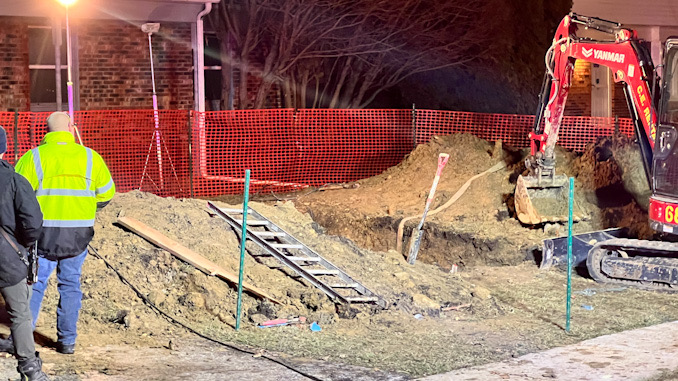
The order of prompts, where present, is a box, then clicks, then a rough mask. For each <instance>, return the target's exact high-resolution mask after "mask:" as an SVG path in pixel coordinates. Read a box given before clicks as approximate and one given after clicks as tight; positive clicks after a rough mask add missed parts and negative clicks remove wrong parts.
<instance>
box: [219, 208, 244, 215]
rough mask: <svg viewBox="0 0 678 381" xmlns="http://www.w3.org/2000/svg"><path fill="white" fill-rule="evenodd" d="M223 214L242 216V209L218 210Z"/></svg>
mask: <svg viewBox="0 0 678 381" xmlns="http://www.w3.org/2000/svg"><path fill="white" fill-rule="evenodd" d="M219 210H221V211H222V212H224V213H228V214H242V209H232V208H219ZM249 210H251V209H248V211H249Z"/></svg>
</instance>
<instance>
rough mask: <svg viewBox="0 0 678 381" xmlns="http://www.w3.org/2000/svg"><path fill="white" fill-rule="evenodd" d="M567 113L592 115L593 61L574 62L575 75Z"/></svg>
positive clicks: (571, 114)
mask: <svg viewBox="0 0 678 381" xmlns="http://www.w3.org/2000/svg"><path fill="white" fill-rule="evenodd" d="M565 115H569V116H591V63H590V62H586V61H582V60H578V61H576V62H575V64H574V75H573V76H572V85H571V87H570V93H569V95H568V96H567V103H566V104H565Z"/></svg>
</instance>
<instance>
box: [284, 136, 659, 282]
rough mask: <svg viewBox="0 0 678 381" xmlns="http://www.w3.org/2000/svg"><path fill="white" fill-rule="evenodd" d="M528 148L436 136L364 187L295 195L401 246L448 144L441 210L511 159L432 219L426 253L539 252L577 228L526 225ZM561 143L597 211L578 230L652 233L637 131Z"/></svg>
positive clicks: (342, 227) (340, 229)
mask: <svg viewBox="0 0 678 381" xmlns="http://www.w3.org/2000/svg"><path fill="white" fill-rule="evenodd" d="M518 152H519V151H517V150H514V149H511V148H508V147H502V145H501V143H500V142H494V143H492V142H487V141H485V140H482V139H478V138H476V137H474V136H471V135H468V134H455V135H449V136H444V137H435V138H434V139H432V141H431V142H429V143H427V144H423V145H420V146H418V147H417V148H416V149H415V150H414V151H413V152H412V153H410V154H409V155H408V156H407V157H406V158H405V159H404V160H403V161H402V162H401V163H400V164H398V165H397V166H394V167H391V168H389V169H387V170H386V171H384V172H383V173H382V174H379V175H377V176H374V177H371V178H368V179H364V180H360V181H358V182H357V183H358V185H359V186H358V187H357V188H353V189H341V190H334V191H323V192H315V193H312V194H309V195H307V196H304V197H300V198H299V199H297V200H296V202H295V204H296V206H297V208H298V209H300V210H301V211H302V212H307V213H309V215H310V216H311V218H312V219H313V220H314V221H315V222H316V223H317V224H318V225H320V226H322V227H323V229H324V230H325V232H326V233H328V234H331V235H337V236H343V237H346V238H348V239H350V240H352V241H353V242H355V244H357V245H358V246H360V247H363V248H366V249H371V250H374V251H382V252H383V251H389V250H395V249H396V241H397V233H396V232H397V231H398V225H399V223H400V221H401V220H402V219H403V218H406V217H408V216H416V215H418V214H420V213H421V212H422V210H423V206H424V203H425V200H426V197H427V194H428V190H429V188H430V186H431V185H430V184H431V180H432V179H433V174H434V173H435V168H436V160H437V156H438V155H439V154H440V153H448V154H450V161H449V164H448V166H447V167H446V168H445V169H444V170H443V173H442V176H441V178H440V183H439V184H438V189H437V193H436V199H435V200H434V202H433V204H432V207H431V210H433V209H434V208H435V207H438V206H440V205H443V204H445V203H446V202H447V201H448V200H449V199H451V198H452V195H454V194H455V192H457V191H458V190H459V189H461V188H463V185H464V184H465V182H467V181H468V179H470V178H472V177H473V176H475V175H476V174H478V173H481V172H483V171H484V170H485V169H487V168H489V167H491V166H492V165H493V164H494V163H497V162H500V161H502V160H503V161H504V163H505V164H506V168H504V169H502V170H500V171H497V172H494V173H490V174H489V175H487V176H484V177H481V178H479V179H477V180H476V181H475V182H473V183H472V184H471V185H470V186H469V187H468V188H467V191H466V192H465V193H464V194H463V195H462V196H461V197H460V198H458V200H457V201H455V203H454V204H453V205H452V206H451V207H450V208H449V209H446V210H444V211H441V213H439V214H436V215H435V216H429V217H428V218H427V219H426V223H425V225H424V229H423V231H424V235H423V238H422V243H421V246H420V251H419V254H418V256H417V260H418V261H421V262H424V263H430V264H436V265H438V266H439V267H441V268H442V269H443V270H449V269H450V268H451V267H452V266H453V265H457V266H458V267H459V268H464V267H475V266H479V265H516V264H518V263H520V262H522V261H524V260H525V259H534V258H535V257H536V256H539V250H540V248H541V242H542V240H543V239H545V238H547V237H552V236H559V235H561V236H562V235H565V234H566V233H567V231H566V228H565V226H563V225H562V224H560V225H551V226H549V225H541V226H525V225H521V224H520V223H519V222H518V221H517V220H516V218H515V216H514V214H515V212H514V210H513V208H512V197H511V195H512V194H513V192H514V190H515V178H516V177H517V174H520V173H522V171H523V170H524V166H522V160H517V159H516V158H517V157H520V156H521V155H518V154H517V153H518ZM556 152H557V163H558V168H557V172H558V173H562V174H566V175H567V176H572V177H574V178H575V186H576V190H575V198H576V199H577V200H578V202H579V200H581V204H582V206H583V208H584V209H585V213H586V214H587V215H588V216H589V218H588V220H586V221H585V222H579V223H577V224H575V228H574V229H575V234H576V233H581V232H586V231H592V230H598V229H604V228H610V227H626V228H628V229H629V230H630V232H631V233H632V234H633V235H634V236H636V237H641V238H648V237H649V236H651V235H652V232H651V231H650V229H649V227H648V226H647V225H648V224H647V215H646V212H645V211H643V210H642V206H643V205H642V200H646V199H647V193H648V188H647V182H646V180H645V178H644V172H643V170H642V161H641V159H640V154H639V153H638V149H637V145H636V144H635V143H634V142H633V141H632V140H631V139H629V138H627V137H625V136H621V135H615V136H612V137H605V138H599V139H598V140H597V141H595V142H593V143H591V144H589V146H587V148H586V150H585V151H584V152H583V153H581V154H576V153H573V152H568V151H566V150H563V149H560V148H559V149H558V150H557V151H556ZM637 200H638V201H637ZM639 201H640V202H639ZM639 204H640V205H639ZM418 222H419V219H418V218H416V219H412V220H409V221H408V223H407V224H406V225H405V229H404V237H403V245H402V246H403V247H405V248H407V244H408V240H409V236H410V234H411V231H412V229H413V228H414V227H416V225H417V223H418ZM403 251H406V249H403ZM400 255H403V256H407V254H406V253H400Z"/></svg>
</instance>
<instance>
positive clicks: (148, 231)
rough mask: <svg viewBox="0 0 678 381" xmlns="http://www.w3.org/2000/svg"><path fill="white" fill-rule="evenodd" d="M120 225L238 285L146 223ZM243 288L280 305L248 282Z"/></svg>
mask: <svg viewBox="0 0 678 381" xmlns="http://www.w3.org/2000/svg"><path fill="white" fill-rule="evenodd" d="M118 223H119V224H120V225H122V226H124V227H126V228H127V229H129V230H131V231H132V232H134V233H136V234H137V235H139V236H140V237H143V238H145V239H146V240H148V241H149V242H151V243H152V244H154V245H156V246H159V247H161V248H163V249H165V250H167V251H169V252H170V253H172V255H174V256H175V257H177V258H179V259H181V260H182V261H184V262H187V263H190V264H191V265H193V266H195V268H197V269H198V270H200V271H202V272H204V273H205V274H208V275H210V276H216V277H218V278H221V279H223V280H225V281H227V282H229V283H232V284H235V285H237V284H238V276H237V275H235V274H231V273H230V272H228V271H226V270H225V269H223V268H221V267H219V265H217V264H216V263H214V262H212V261H210V260H209V259H207V258H205V257H203V256H202V255H200V254H198V253H196V252H195V251H193V250H191V249H189V248H187V247H185V246H182V245H181V244H180V243H178V242H177V241H174V240H173V239H171V238H169V237H167V236H165V235H163V234H162V233H160V232H159V231H157V230H155V229H153V228H151V227H149V226H147V225H145V224H144V223H142V222H140V221H137V220H135V219H133V218H130V217H118ZM242 286H243V288H244V289H245V290H247V291H248V292H250V293H252V294H254V295H256V296H259V297H262V298H265V299H268V300H270V301H272V302H273V303H276V304H280V302H279V301H278V300H276V299H275V298H273V297H272V296H270V295H268V294H267V293H266V292H264V291H263V290H261V289H259V288H257V287H255V286H253V285H250V284H248V283H247V282H243V285H242Z"/></svg>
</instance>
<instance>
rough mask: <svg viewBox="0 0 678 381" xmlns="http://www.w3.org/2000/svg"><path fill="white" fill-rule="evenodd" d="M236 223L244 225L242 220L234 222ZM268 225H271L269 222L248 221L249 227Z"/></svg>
mask: <svg viewBox="0 0 678 381" xmlns="http://www.w3.org/2000/svg"><path fill="white" fill-rule="evenodd" d="M234 221H235V222H237V223H239V224H240V225H242V220H234ZM268 224H269V222H268V221H264V220H247V225H248V226H265V225H268Z"/></svg>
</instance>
